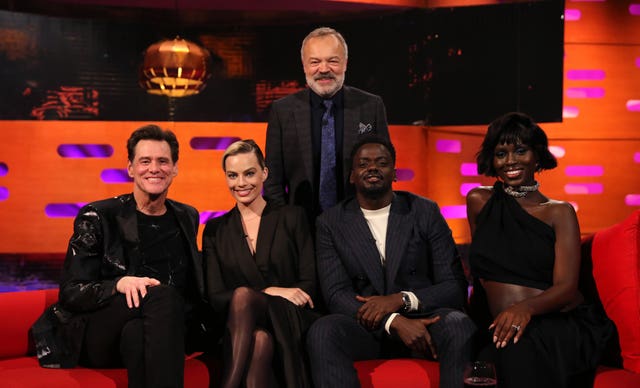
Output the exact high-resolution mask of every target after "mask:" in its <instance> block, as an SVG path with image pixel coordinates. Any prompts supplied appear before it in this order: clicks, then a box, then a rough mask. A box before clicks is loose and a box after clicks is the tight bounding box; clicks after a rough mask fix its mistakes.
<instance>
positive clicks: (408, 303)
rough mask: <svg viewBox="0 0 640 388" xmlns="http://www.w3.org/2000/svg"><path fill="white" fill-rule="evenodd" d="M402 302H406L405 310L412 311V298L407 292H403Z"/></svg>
mask: <svg viewBox="0 0 640 388" xmlns="http://www.w3.org/2000/svg"><path fill="white" fill-rule="evenodd" d="M402 302H403V303H404V308H403V310H404V312H409V311H411V298H410V297H409V294H407V293H406V292H402Z"/></svg>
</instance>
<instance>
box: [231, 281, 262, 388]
mask: <svg viewBox="0 0 640 388" xmlns="http://www.w3.org/2000/svg"><path fill="white" fill-rule="evenodd" d="M267 303H268V301H267V296H266V295H264V294H263V293H261V292H258V291H255V290H252V289H250V288H247V287H239V288H236V289H235V290H234V292H233V295H232V297H231V302H230V303H229V317H228V318H227V330H226V333H225V346H224V372H223V377H222V388H236V387H239V386H241V384H242V383H243V382H244V384H242V385H244V386H246V387H247V388H254V387H268V386H271V385H272V384H271V382H272V381H273V373H272V370H271V360H272V358H273V338H272V337H271V334H269V332H267V331H266V330H264V329H263V328H261V327H260V326H263V327H264V325H265V323H266V315H267Z"/></svg>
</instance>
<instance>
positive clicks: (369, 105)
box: [264, 86, 389, 221]
mask: <svg viewBox="0 0 640 388" xmlns="http://www.w3.org/2000/svg"><path fill="white" fill-rule="evenodd" d="M343 88H344V134H343V141H342V155H343V160H342V169H343V175H342V176H343V177H344V181H343V182H342V184H343V189H344V190H343V193H350V192H351V189H350V184H349V173H350V171H351V165H350V164H349V162H350V161H349V155H350V153H351V148H352V147H353V145H354V144H355V143H356V141H357V140H358V137H359V136H361V135H364V134H368V133H376V134H378V135H380V136H382V137H385V138H387V139H388V138H389V129H388V127H387V116H386V113H385V108H384V104H383V102H382V99H381V98H380V97H379V96H376V95H374V94H370V93H367V92H365V91H363V90H360V89H356V88H353V87H349V86H344V87H343ZM309 94H310V91H309V89H305V90H302V91H300V92H298V93H294V94H291V95H289V96H286V97H284V98H281V99H279V100H276V101H275V102H274V103H273V104H272V106H271V111H270V116H269V124H268V125H267V140H266V147H265V153H266V162H267V167H269V177H268V178H267V181H266V182H265V184H264V194H265V197H267V198H268V199H269V200H270V201H272V202H273V203H274V204H285V203H289V204H293V205H299V206H302V207H304V208H305V209H306V210H307V216H308V217H309V220H310V221H313V220H314V219H315V216H316V215H317V214H318V213H319V211H318V209H316V208H315V207H316V206H317V204H316V197H317V192H318V187H317V186H318V184H319V182H317V181H316V178H315V176H316V174H315V171H316V170H317V169H318V166H314V161H313V154H314V153H313V141H312V136H313V135H312V133H311V132H312V130H311V102H310V96H309ZM339 164H340V163H339ZM340 199H341V198H338V200H340Z"/></svg>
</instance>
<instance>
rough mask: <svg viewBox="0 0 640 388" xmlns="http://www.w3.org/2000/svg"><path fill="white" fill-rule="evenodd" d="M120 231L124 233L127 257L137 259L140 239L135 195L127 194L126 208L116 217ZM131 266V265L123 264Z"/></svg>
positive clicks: (121, 209)
mask: <svg viewBox="0 0 640 388" xmlns="http://www.w3.org/2000/svg"><path fill="white" fill-rule="evenodd" d="M116 222H117V224H118V229H119V230H121V231H122V235H123V236H122V237H123V239H124V249H125V252H126V253H125V255H126V256H125V257H128V258H132V257H137V255H138V254H139V252H138V250H139V249H140V247H139V244H140V241H139V239H138V218H137V216H136V201H135V199H134V198H133V194H127V198H126V200H125V201H124V206H123V207H122V208H120V213H119V214H118V215H116ZM123 264H125V265H127V266H129V265H130V264H131V263H123Z"/></svg>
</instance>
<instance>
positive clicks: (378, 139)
mask: <svg viewBox="0 0 640 388" xmlns="http://www.w3.org/2000/svg"><path fill="white" fill-rule="evenodd" d="M365 144H380V145H382V146H384V147H385V148H386V149H387V151H389V153H390V154H391V162H392V163H393V165H395V164H396V149H395V148H394V147H393V144H391V141H390V140H389V139H386V138H384V137H382V136H379V135H365V136H361V137H359V138H358V141H356V143H355V144H354V145H353V148H351V155H350V156H349V162H350V164H349V165H350V166H353V158H355V156H356V153H357V152H358V150H359V149H360V147H362V146H363V145H365Z"/></svg>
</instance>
